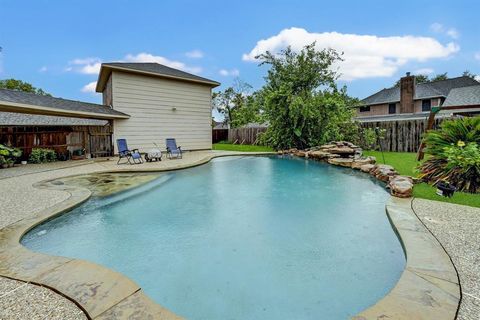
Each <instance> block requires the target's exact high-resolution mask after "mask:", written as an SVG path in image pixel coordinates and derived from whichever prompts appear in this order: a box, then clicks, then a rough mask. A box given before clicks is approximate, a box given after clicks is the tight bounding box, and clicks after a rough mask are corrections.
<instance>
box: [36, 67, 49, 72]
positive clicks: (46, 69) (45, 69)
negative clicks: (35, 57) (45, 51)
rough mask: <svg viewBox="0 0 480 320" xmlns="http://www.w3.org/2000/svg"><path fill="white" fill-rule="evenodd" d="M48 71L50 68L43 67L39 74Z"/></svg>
mask: <svg viewBox="0 0 480 320" xmlns="http://www.w3.org/2000/svg"><path fill="white" fill-rule="evenodd" d="M47 71H48V68H47V67H46V66H43V67H41V68H40V69H38V72H47Z"/></svg>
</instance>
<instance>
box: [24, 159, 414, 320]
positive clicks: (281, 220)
mask: <svg viewBox="0 0 480 320" xmlns="http://www.w3.org/2000/svg"><path fill="white" fill-rule="evenodd" d="M172 161H173V160H172ZM388 197H389V195H388V193H387V192H386V191H385V190H384V188H383V187H382V186H381V185H379V184H378V183H377V182H375V181H374V180H372V179H370V178H369V176H368V175H365V174H362V173H361V172H358V171H354V170H351V169H346V168H338V167H334V166H331V165H328V164H324V163H319V162H314V161H308V160H304V159H292V158H289V157H285V158H283V157H228V158H218V159H215V160H213V161H211V162H210V163H208V164H205V165H202V166H199V167H195V168H190V169H186V170H181V171H174V172H170V173H165V174H162V175H161V176H160V177H159V178H157V179H155V180H153V181H151V182H149V183H147V184H144V185H142V186H141V187H137V188H134V189H131V190H128V191H125V192H122V193H118V194H115V195H113V196H108V197H103V198H101V197H94V198H91V199H90V200H89V201H87V202H86V203H85V204H83V205H81V206H79V207H78V208H76V209H74V210H72V211H71V212H70V213H68V214H64V215H62V216H60V217H58V218H55V219H53V220H50V221H48V222H46V223H44V224H42V225H39V226H38V227H36V228H34V229H33V230H32V231H30V232H29V233H28V234H27V235H26V236H25V237H24V238H23V239H22V243H23V244H24V245H25V246H27V247H28V248H30V249H32V250H36V251H41V252H45V253H48V254H52V255H60V256H67V257H73V258H80V259H86V260H90V261H93V262H96V263H99V264H101V265H104V266H107V267H109V268H112V269H114V270H117V271H119V272H122V273H123V274H125V275H127V276H128V277H130V278H131V279H133V280H134V281H136V282H137V283H138V284H139V285H140V286H141V287H142V288H143V289H144V290H145V292H146V293H147V294H148V295H149V296H150V297H151V298H152V299H154V300H155V301H156V302H158V303H159V304H161V305H162V306H164V307H166V308H168V309H170V310H171V311H173V312H174V313H176V314H178V315H180V316H183V317H185V318H187V319H208V320H216V319H222V320H223V319H267V320H268V319H329V320H332V319H347V318H348V317H350V316H353V315H355V314H356V313H358V312H360V311H362V310H363V309H365V308H367V307H369V306H371V305H373V304H374V303H376V302H377V301H378V300H380V299H381V298H382V297H383V296H384V295H385V294H387V293H388V292H389V291H390V290H391V289H392V288H393V286H394V285H395V284H396V282H397V281H398V279H399V278H400V275H401V273H402V271H403V269H404V266H405V257H404V254H403V251H402V248H401V246H400V243H399V241H398V239H397V237H396V235H395V233H394V231H393V230H392V228H391V226H390V224H389V221H388V219H387V216H386V214H385V203H386V200H387V198H388Z"/></svg>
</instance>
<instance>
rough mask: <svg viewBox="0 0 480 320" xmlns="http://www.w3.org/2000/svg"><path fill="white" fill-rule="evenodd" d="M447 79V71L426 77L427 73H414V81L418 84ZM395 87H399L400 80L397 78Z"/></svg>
mask: <svg viewBox="0 0 480 320" xmlns="http://www.w3.org/2000/svg"><path fill="white" fill-rule="evenodd" d="M447 79H448V75H447V73H446V72H445V73H441V74H437V75H435V76H433V77H431V78H429V77H428V75H426V74H419V75H415V82H416V83H417V84H420V83H426V82H432V81H440V80H447ZM394 86H395V87H400V80H397V82H395V85H394Z"/></svg>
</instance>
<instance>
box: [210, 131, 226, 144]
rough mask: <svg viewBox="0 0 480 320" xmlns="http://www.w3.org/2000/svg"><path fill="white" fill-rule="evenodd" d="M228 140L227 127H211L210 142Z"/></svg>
mask: <svg viewBox="0 0 480 320" xmlns="http://www.w3.org/2000/svg"><path fill="white" fill-rule="evenodd" d="M227 140H228V129H213V130H212V143H218V142H220V141H227Z"/></svg>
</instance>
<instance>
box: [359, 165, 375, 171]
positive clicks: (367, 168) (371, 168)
mask: <svg viewBox="0 0 480 320" xmlns="http://www.w3.org/2000/svg"><path fill="white" fill-rule="evenodd" d="M375 167H376V165H374V164H373V163H369V164H364V165H362V166H360V170H362V171H363V172H370V171H372V170H373V169H374V168H375Z"/></svg>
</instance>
